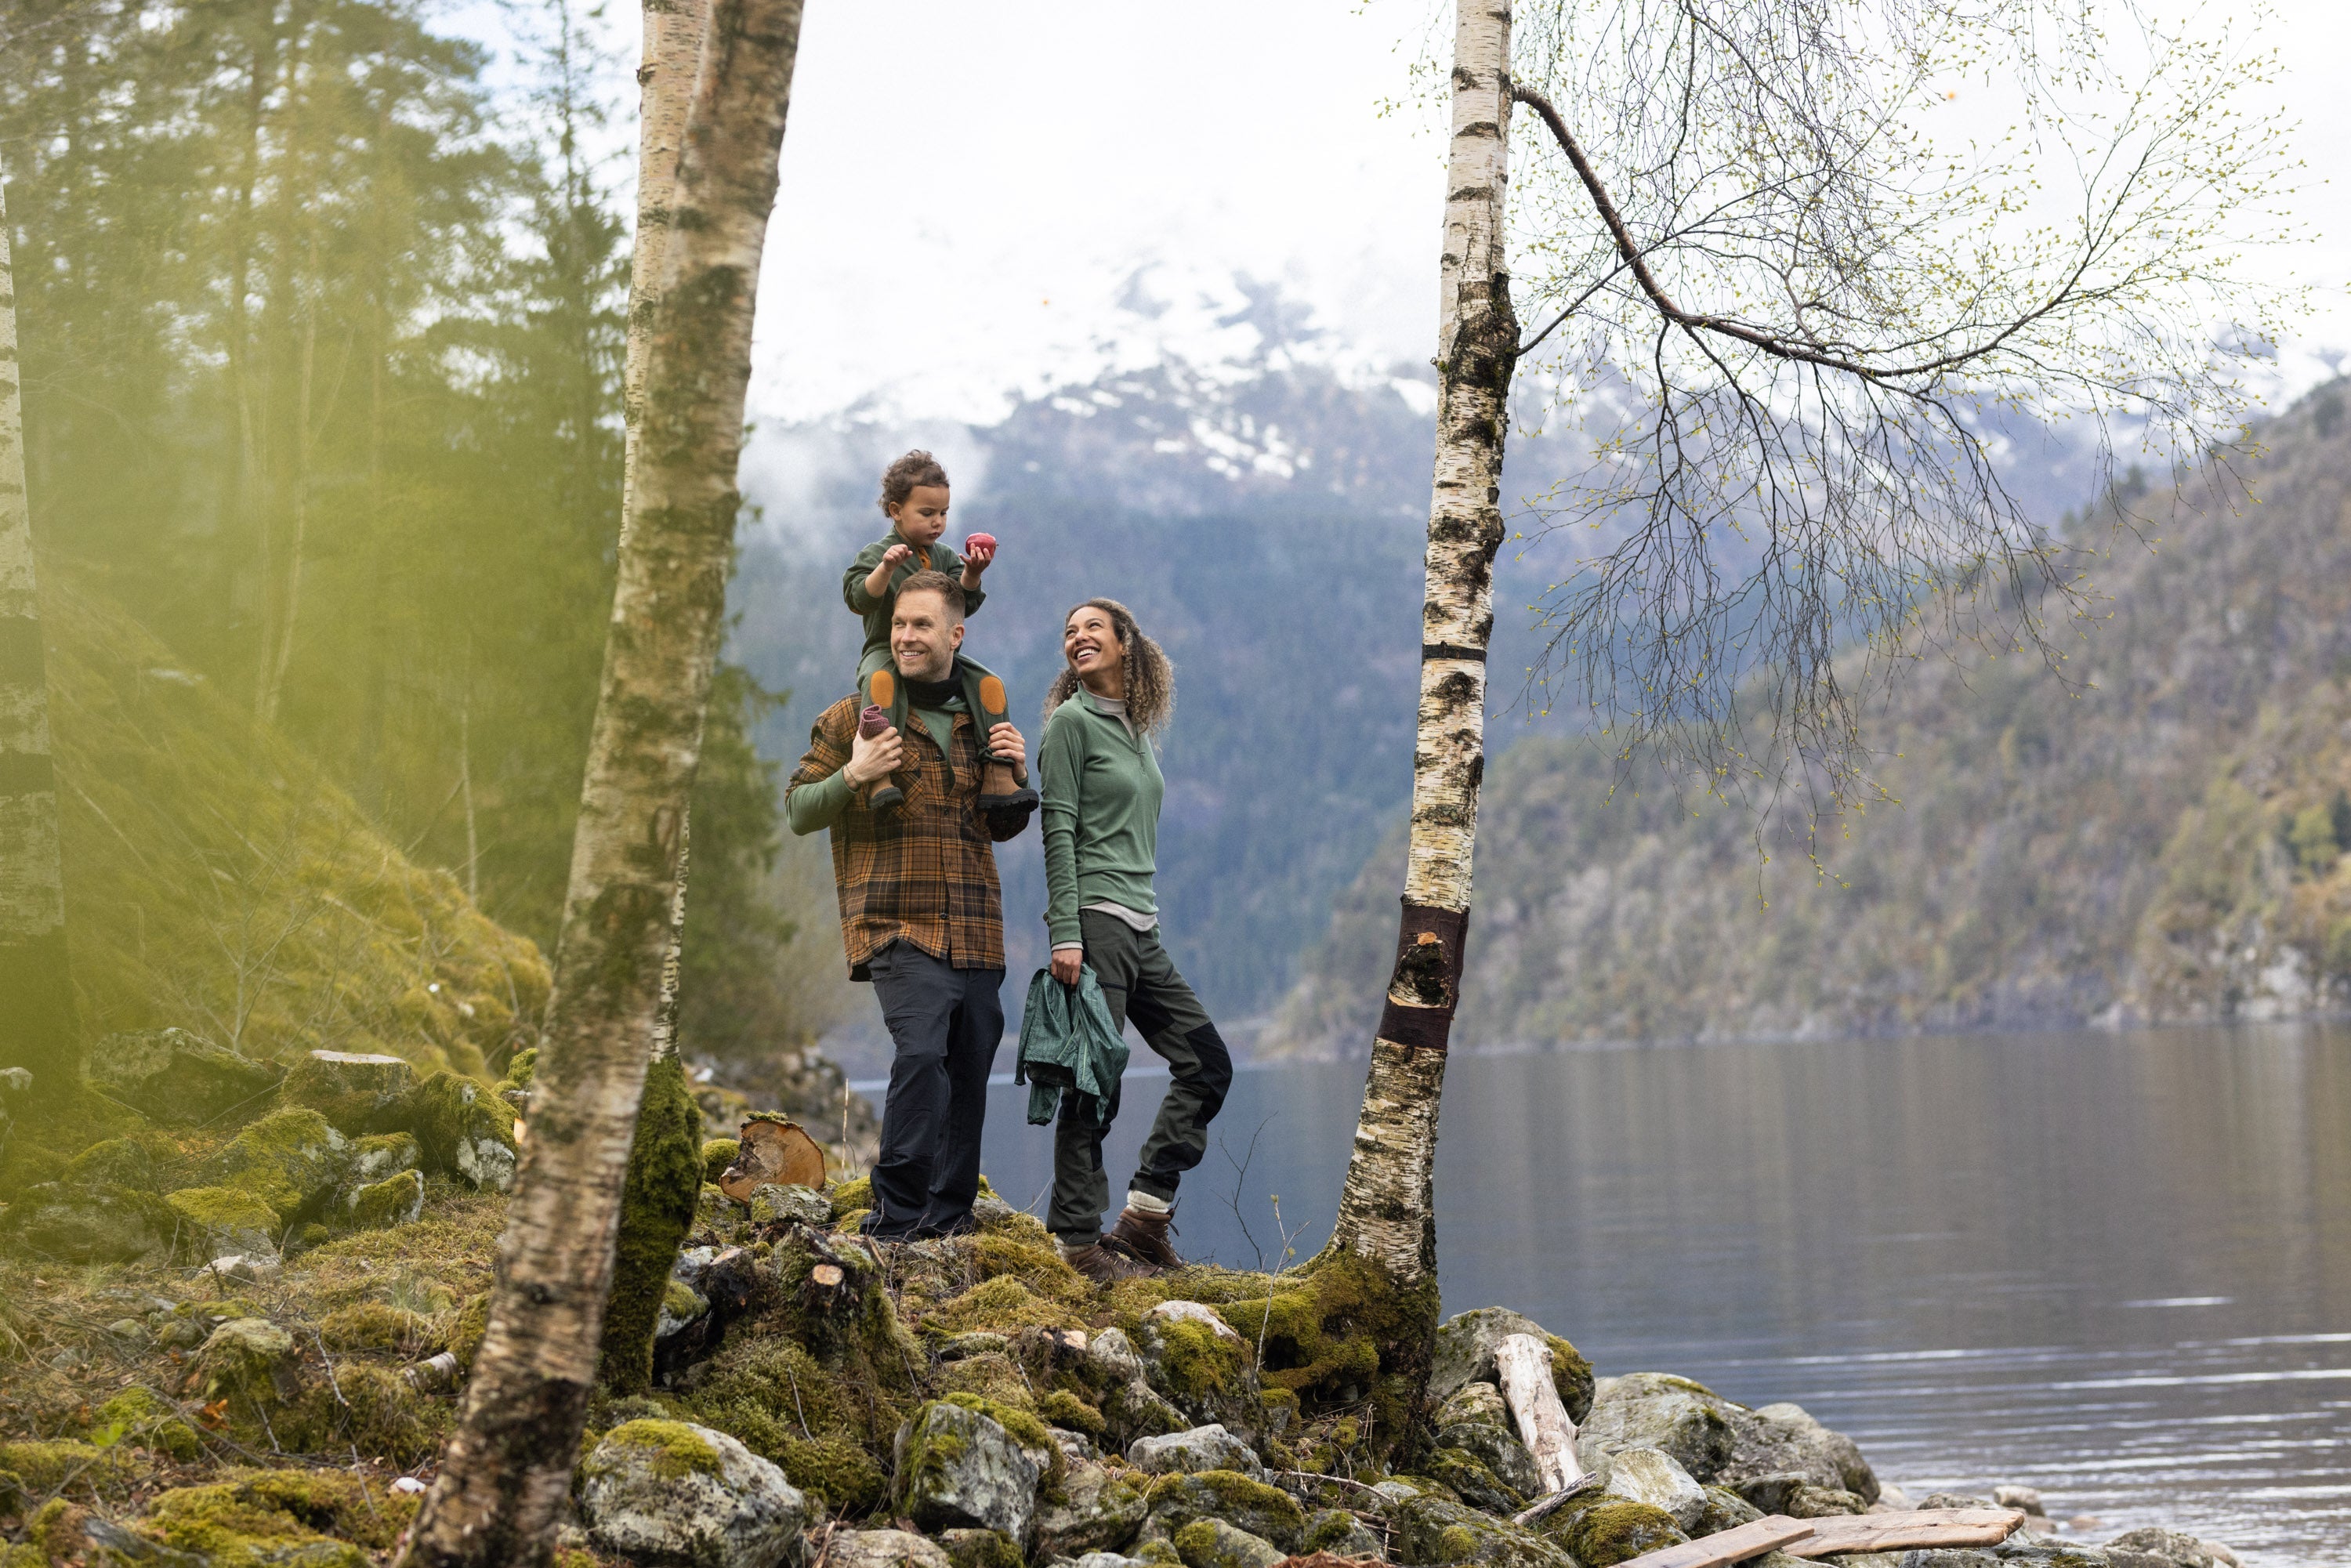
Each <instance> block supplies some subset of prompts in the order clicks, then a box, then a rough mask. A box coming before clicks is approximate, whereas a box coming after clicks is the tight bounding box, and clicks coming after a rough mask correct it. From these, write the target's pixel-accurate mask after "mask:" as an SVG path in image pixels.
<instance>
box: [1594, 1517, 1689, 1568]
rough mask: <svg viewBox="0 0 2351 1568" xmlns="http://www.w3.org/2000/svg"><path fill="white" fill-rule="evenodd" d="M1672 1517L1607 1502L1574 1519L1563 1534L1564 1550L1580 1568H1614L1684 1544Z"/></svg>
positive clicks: (1683, 1538) (1679, 1530)
mask: <svg viewBox="0 0 2351 1568" xmlns="http://www.w3.org/2000/svg"><path fill="white" fill-rule="evenodd" d="M1688 1539H1689V1537H1688V1536H1687V1535H1685V1534H1683V1533H1682V1529H1681V1526H1680V1525H1678V1524H1677V1523H1675V1522H1674V1516H1673V1515H1672V1514H1670V1513H1667V1511H1665V1510H1664V1509H1661V1508H1653V1507H1651V1506H1650V1505H1649V1504H1647V1503H1645V1502H1617V1501H1608V1502H1603V1503H1600V1504H1598V1505H1597V1506H1595V1507H1593V1508H1587V1509H1585V1510H1584V1511H1583V1512H1581V1513H1579V1514H1577V1515H1576V1516H1575V1520H1574V1522H1573V1523H1572V1524H1570V1525H1569V1526H1568V1528H1567V1530H1566V1531H1565V1535H1564V1540H1565V1542H1566V1544H1567V1549H1568V1550H1569V1551H1570V1552H1573V1553H1574V1554H1575V1560H1576V1561H1577V1562H1578V1563H1582V1564H1583V1568H1615V1564H1617V1563H1629V1562H1631V1561H1632V1560H1633V1559H1634V1558H1635V1557H1639V1556H1641V1555H1643V1554H1644V1553H1646V1552H1656V1551H1660V1550H1662V1549H1664V1548H1666V1547H1668V1546H1675V1545H1678V1544H1679V1543H1681V1542H1685V1541H1687V1540H1688Z"/></svg>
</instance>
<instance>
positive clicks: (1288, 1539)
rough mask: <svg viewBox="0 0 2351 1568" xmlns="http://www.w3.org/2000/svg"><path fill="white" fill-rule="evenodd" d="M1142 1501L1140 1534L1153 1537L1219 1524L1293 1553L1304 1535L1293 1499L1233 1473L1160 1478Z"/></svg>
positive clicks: (1300, 1512)
mask: <svg viewBox="0 0 2351 1568" xmlns="http://www.w3.org/2000/svg"><path fill="white" fill-rule="evenodd" d="M1144 1500H1145V1501H1146V1502H1147V1503H1148V1504H1149V1505H1150V1509H1151V1515H1150V1523H1148V1524H1146V1525H1145V1527H1144V1528H1145V1530H1146V1531H1149V1532H1151V1533H1155V1534H1165V1535H1173V1534H1175V1533H1176V1532H1177V1531H1181V1530H1182V1529H1183V1527H1184V1526H1186V1525H1187V1524H1190V1523H1192V1522H1194V1521H1196V1520H1203V1519H1221V1520H1224V1521H1227V1522H1228V1523H1230V1524H1232V1525H1233V1526H1235V1527H1236V1528H1238V1529H1240V1530H1245V1531H1249V1533H1250V1534H1251V1535H1255V1536H1260V1537H1262V1538H1263V1539H1265V1540H1267V1541H1270V1542H1273V1543H1274V1544H1275V1545H1276V1546H1279V1547H1280V1548H1281V1549H1282V1550H1283V1551H1285V1552H1295V1551H1297V1550H1298V1548H1299V1544H1300V1542H1301V1541H1303V1540H1304V1538H1305V1534H1306V1511H1305V1510H1304V1509H1302V1508H1301V1507H1299V1505H1298V1500H1297V1499H1296V1498H1294V1497H1292V1496H1290V1494H1289V1493H1288V1492H1286V1491H1283V1490H1281V1489H1280V1487H1274V1486H1268V1485H1267V1484H1266V1483H1265V1482H1263V1481H1259V1480H1251V1479H1249V1477H1247V1476H1245V1475H1242V1474H1241V1473H1240V1472H1239V1471H1238V1470H1201V1471H1199V1472H1198V1473H1196V1474H1194V1475H1188V1476H1159V1477H1156V1478H1155V1479H1153V1480H1152V1482H1151V1484H1150V1486H1149V1487H1148V1488H1147V1489H1146V1490H1145V1492H1144ZM1154 1526H1156V1529H1154V1528H1153V1527H1154Z"/></svg>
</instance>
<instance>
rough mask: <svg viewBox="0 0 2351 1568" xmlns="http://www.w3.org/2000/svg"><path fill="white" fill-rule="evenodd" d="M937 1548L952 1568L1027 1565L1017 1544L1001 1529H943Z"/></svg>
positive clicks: (1022, 1567) (1009, 1567)
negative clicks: (944, 1553)
mask: <svg viewBox="0 0 2351 1568" xmlns="http://www.w3.org/2000/svg"><path fill="white" fill-rule="evenodd" d="M939 1549H940V1550H941V1551H943V1552H946V1554H947V1561H948V1562H950V1563H954V1564H955V1568H1028V1560H1027V1559H1026V1558H1024V1557H1022V1556H1021V1555H1020V1543H1019V1542H1017V1541H1015V1540H1013V1539H1012V1537H1010V1536H1008V1535H1006V1534H1005V1533H1003V1532H1002V1531H995V1530H949V1531H941V1532H940V1535H939Z"/></svg>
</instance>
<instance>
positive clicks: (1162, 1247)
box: [1102, 1208, 1184, 1269]
mask: <svg viewBox="0 0 2351 1568" xmlns="http://www.w3.org/2000/svg"><path fill="white" fill-rule="evenodd" d="M1174 1229H1175V1213H1174V1212H1173V1211H1172V1210H1171V1211H1169V1212H1168V1213H1165V1214H1145V1213H1144V1212H1143V1211H1142V1210H1141V1209H1139V1208H1122V1209H1120V1210H1119V1211H1118V1223H1117V1224H1116V1225H1113V1226H1112V1227H1111V1229H1110V1234H1109V1235H1107V1236H1105V1237H1103V1238H1102V1245H1103V1246H1105V1247H1107V1248H1109V1249H1111V1250H1112V1251H1113V1252H1123V1253H1125V1254H1126V1255H1127V1256H1128V1257H1130V1258H1132V1259H1134V1260H1136V1261H1137V1262H1142V1263H1148V1264H1150V1265H1151V1266H1152V1267H1154V1268H1155V1269H1181V1268H1182V1267H1184V1260H1183V1257H1182V1256H1181V1255H1180V1254H1179V1253H1177V1252H1176V1250H1175V1248H1174V1247H1172V1246H1170V1245H1169V1244H1168V1240H1167V1237H1168V1233H1169V1232H1171V1231H1173V1230H1174Z"/></svg>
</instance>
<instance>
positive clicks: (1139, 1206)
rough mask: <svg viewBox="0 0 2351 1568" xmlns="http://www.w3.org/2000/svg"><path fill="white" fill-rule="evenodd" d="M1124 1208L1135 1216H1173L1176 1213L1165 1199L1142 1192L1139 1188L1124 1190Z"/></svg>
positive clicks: (1171, 1204) (1173, 1206)
mask: <svg viewBox="0 0 2351 1568" xmlns="http://www.w3.org/2000/svg"><path fill="white" fill-rule="evenodd" d="M1126 1207H1129V1208H1131V1209H1133V1210H1134V1212H1135V1213H1137V1214H1173V1213H1175V1205H1174V1204H1173V1203H1171V1202H1169V1201H1168V1200H1167V1199H1165V1198H1164V1197H1156V1196H1155V1195H1153V1194H1151V1193H1147V1192H1144V1191H1143V1190H1142V1189H1141V1188H1139V1187H1132V1186H1131V1187H1128V1188H1127V1189H1126Z"/></svg>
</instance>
